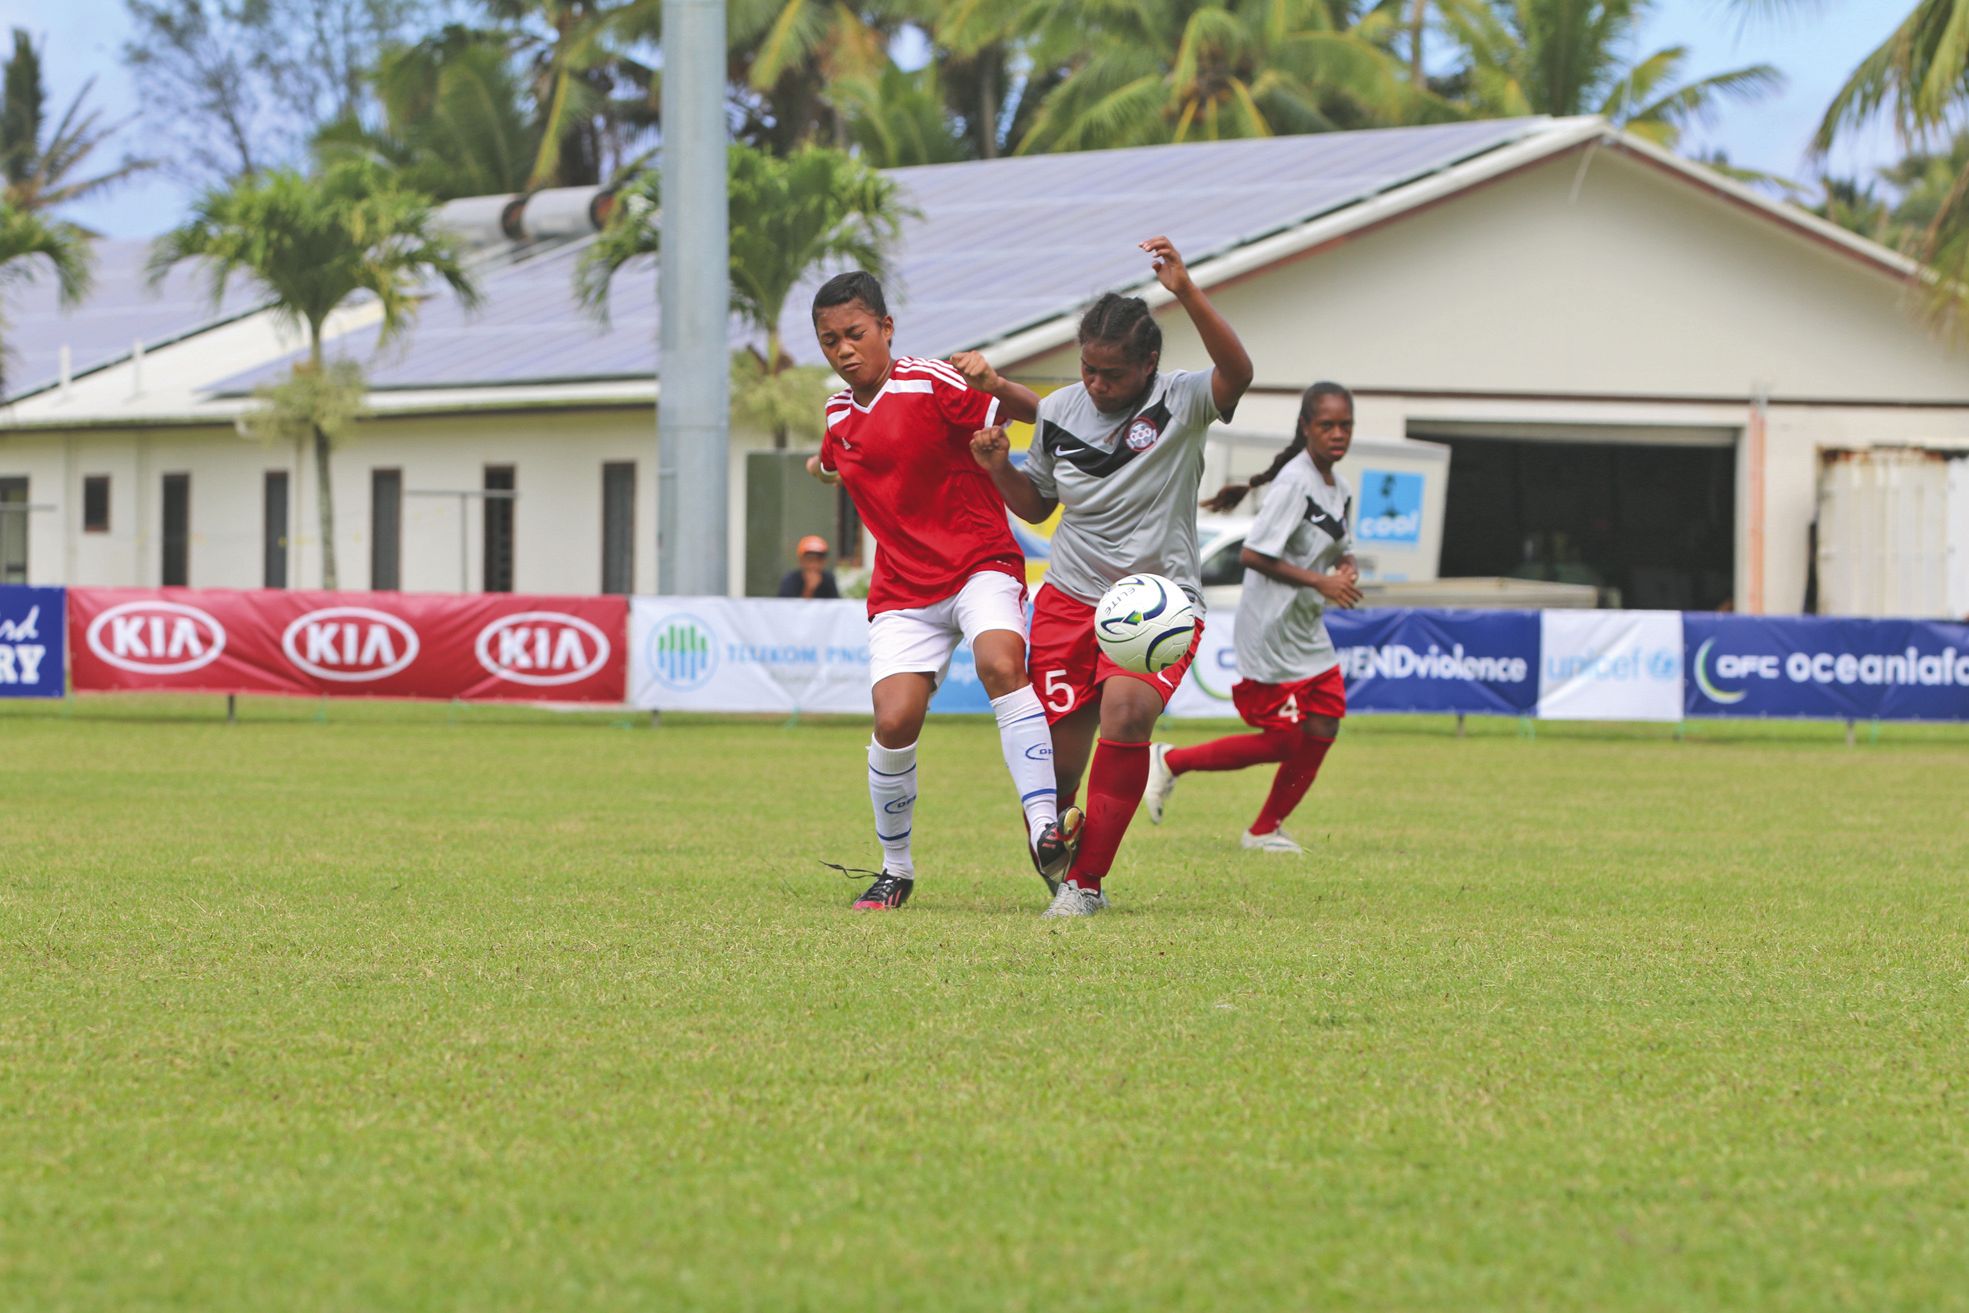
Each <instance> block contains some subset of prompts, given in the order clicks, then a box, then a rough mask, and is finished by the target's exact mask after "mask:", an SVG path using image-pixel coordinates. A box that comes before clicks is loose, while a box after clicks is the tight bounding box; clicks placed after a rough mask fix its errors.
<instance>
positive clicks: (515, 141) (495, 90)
mask: <svg viewBox="0 0 1969 1313" xmlns="http://www.w3.org/2000/svg"><path fill="white" fill-rule="evenodd" d="M372 81H373V83H374V85H375V88H376V95H377V100H378V101H379V102H380V103H381V106H382V112H383V122H382V124H381V126H380V127H378V128H374V129H371V128H368V127H365V126H364V125H363V124H361V123H359V122H357V121H355V120H349V119H345V120H342V121H340V122H337V123H333V124H330V125H329V126H328V127H326V128H324V129H323V130H322V131H321V132H320V133H319V134H317V135H316V137H315V143H314V149H315V158H316V159H317V160H320V161H322V162H323V163H327V162H329V161H333V160H336V159H342V158H348V157H364V156H366V157H369V158H372V159H376V160H379V161H382V162H385V163H388V164H389V165H391V166H392V167H394V168H395V169H396V170H397V171H398V174H399V175H400V180H401V182H402V184H403V185H404V186H405V187H408V188H410V189H411V190H414V191H421V192H425V193H428V194H429V195H431V196H433V197H435V198H436V199H438V200H441V201H443V200H451V199H452V198H454V197H458V196H488V195H496V194H498V193H501V192H517V191H523V190H525V188H526V186H527V182H528V179H529V178H530V177H531V176H532V172H533V167H534V162H535V160H536V159H537V157H538V154H539V146H540V138H541V132H540V126H539V125H538V124H537V123H535V122H531V121H529V119H528V115H527V109H526V104H525V95H524V93H523V91H522V90H521V87H520V84H519V81H518V79H517V78H515V77H514V75H513V70H512V65H511V61H510V58H509V56H508V54H507V49H506V39H505V38H504V37H502V36H499V35H497V34H494V33H487V32H476V31H472V30H469V29H466V28H461V27H448V28H446V29H445V30H444V31H442V32H440V33H438V34H436V35H434V36H432V37H430V38H428V39H426V40H424V41H420V42H418V43H417V44H416V45H411V46H401V47H398V48H396V49H394V50H390V51H387V52H385V53H384V55H383V56H382V58H381V59H380V60H379V61H378V63H377V66H376V69H375V71H374V73H373V74H372Z"/></svg>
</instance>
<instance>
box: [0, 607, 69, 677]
mask: <svg viewBox="0 0 1969 1313" xmlns="http://www.w3.org/2000/svg"><path fill="white" fill-rule="evenodd" d="M67 601H68V592H67V590H66V589H62V588H28V587H26V586H24V585H21V584H0V698H58V697H60V696H61V695H62V693H63V691H64V689H63V686H64V684H65V683H66V682H67V673H68V663H67V661H66V659H65V657H66V651H67V649H66V647H65V646H64V643H65V639H66V636H67V633H68V612H67Z"/></svg>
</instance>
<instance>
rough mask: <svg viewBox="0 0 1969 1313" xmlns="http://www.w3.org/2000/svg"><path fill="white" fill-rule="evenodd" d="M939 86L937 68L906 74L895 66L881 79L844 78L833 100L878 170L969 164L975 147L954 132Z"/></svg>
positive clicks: (830, 92)
mask: <svg viewBox="0 0 1969 1313" xmlns="http://www.w3.org/2000/svg"><path fill="white" fill-rule="evenodd" d="M939 85H940V83H939V78H938V69H937V66H936V65H935V64H931V65H929V66H928V67H925V68H920V69H917V70H916V71H915V72H913V73H906V72H904V71H903V70H902V69H900V68H898V67H896V65H894V64H893V63H892V64H889V65H888V66H886V67H885V68H883V70H882V72H881V74H880V75H879V76H877V77H869V76H866V75H858V76H856V77H851V78H842V79H841V80H839V81H837V82H835V83H834V84H832V85H831V86H829V87H828V89H827V97H828V100H829V102H830V103H831V104H832V105H833V106H834V110H835V112H836V113H837V114H839V115H841V117H842V118H843V120H844V121H845V122H846V124H847V132H848V140H849V141H850V142H851V143H853V145H854V147H855V149H857V150H859V151H860V152H861V158H862V159H863V161H865V162H866V163H868V164H870V165H872V166H874V167H875V168H878V169H894V168H901V167H903V166H905V165H910V164H948V163H950V162H951V161H953V160H961V159H964V158H965V157H966V156H967V155H968V154H969V151H968V150H967V147H968V146H969V145H970V144H971V143H969V142H967V141H965V140H964V139H962V138H960V137H959V136H958V135H957V133H956V132H955V131H954V130H953V124H952V123H951V121H950V119H949V117H948V116H947V115H946V114H945V112H944V98H943V95H942V94H941V92H940V90H939Z"/></svg>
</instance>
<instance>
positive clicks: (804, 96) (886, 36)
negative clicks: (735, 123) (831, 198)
mask: <svg viewBox="0 0 1969 1313" xmlns="http://www.w3.org/2000/svg"><path fill="white" fill-rule="evenodd" d="M644 3H648V4H656V3H658V0H644ZM908 16H909V9H908V6H907V5H906V4H904V3H900V0H891V2H890V3H879V2H878V3H874V4H848V3H844V2H842V0H732V3H731V5H730V8H729V11H728V19H727V27H726V41H727V44H728V45H729V47H730V50H731V79H732V82H733V83H734V84H735V90H736V91H737V92H738V95H739V104H740V106H741V108H742V109H743V110H744V113H745V121H744V122H743V124H741V126H740V128H739V130H738V137H739V139H740V140H743V141H751V142H755V143H757V144H759V145H763V146H767V147H770V148H771V149H773V150H775V151H777V152H778V153H780V154H787V153H790V152H792V151H793V150H795V149H796V148H798V147H799V146H802V145H807V144H811V143H814V142H820V143H824V144H829V145H833V146H837V147H845V146H846V145H847V144H848V132H847V125H846V123H845V122H844V121H843V120H842V118H841V116H840V115H839V114H837V113H836V112H835V111H834V108H833V106H832V105H831V104H830V103H829V100H828V96H827V90H828V87H829V86H830V85H831V84H833V83H835V82H837V81H840V80H842V79H847V78H874V77H879V76H880V74H881V70H882V68H883V66H884V65H885V64H887V63H888V62H889V54H888V51H889V41H890V39H891V38H893V37H894V36H895V35H896V33H897V32H898V31H899V30H900V28H901V26H902V24H903V22H904V20H905V19H906V18H907V17H908Z"/></svg>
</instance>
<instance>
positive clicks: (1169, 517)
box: [1025, 369, 1217, 609]
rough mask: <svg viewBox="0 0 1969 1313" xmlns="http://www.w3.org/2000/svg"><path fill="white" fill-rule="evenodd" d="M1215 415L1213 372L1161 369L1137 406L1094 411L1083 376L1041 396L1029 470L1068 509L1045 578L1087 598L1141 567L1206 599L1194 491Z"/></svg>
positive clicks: (1098, 595)
mask: <svg viewBox="0 0 1969 1313" xmlns="http://www.w3.org/2000/svg"><path fill="white" fill-rule="evenodd" d="M1216 418H1217V403H1216V401H1215V399H1214V398H1212V396H1211V395H1210V371H1209V370H1207V369H1200V370H1178V371H1176V372H1174V373H1166V372H1165V373H1158V374H1157V375H1156V376H1155V382H1154V383H1152V384H1151V385H1150V387H1149V392H1148V397H1147V398H1146V399H1145V400H1144V401H1143V402H1142V404H1141V406H1140V407H1138V408H1137V409H1135V410H1130V411H1119V412H1115V413H1109V412H1107V411H1102V410H1097V409H1096V408H1095V406H1094V402H1093V400H1092V399H1091V398H1089V397H1088V395H1087V388H1086V387H1085V386H1084V385H1083V384H1080V383H1075V384H1074V385H1073V386H1072V387H1066V388H1061V389H1060V390H1059V391H1058V392H1055V393H1052V394H1051V395H1050V396H1047V397H1043V398H1041V400H1040V402H1039V422H1038V424H1037V425H1036V426H1035V427H1036V429H1037V432H1036V433H1035V434H1034V436H1033V443H1032V450H1031V451H1030V452H1028V453H1027V455H1026V464H1025V472H1026V477H1027V478H1028V479H1030V480H1032V486H1033V487H1034V488H1037V489H1038V490H1039V493H1040V495H1041V496H1044V497H1054V498H1058V499H1059V503H1060V505H1061V506H1063V507H1064V508H1066V514H1065V515H1064V516H1062V517H1061V519H1060V524H1059V527H1058V528H1057V529H1055V530H1054V531H1053V559H1052V563H1051V564H1050V565H1048V566H1047V569H1046V582H1047V583H1048V584H1051V585H1052V586H1053V587H1055V588H1058V589H1059V590H1060V591H1061V592H1063V593H1065V594H1067V595H1068V596H1069V597H1074V598H1078V599H1079V600H1080V601H1083V602H1086V603H1087V604H1088V605H1090V606H1091V605H1093V604H1094V603H1096V602H1098V601H1100V600H1101V594H1102V593H1105V592H1106V591H1107V590H1108V587H1109V586H1110V585H1111V584H1113V583H1114V582H1115V580H1117V579H1120V578H1122V577H1123V576H1125V575H1130V574H1134V573H1136V572H1137V571H1147V572H1148V573H1151V574H1159V575H1164V576H1167V577H1168V578H1170V579H1173V580H1174V581H1175V582H1176V583H1177V584H1179V585H1180V586H1181V587H1182V589H1183V591H1184V592H1186V593H1188V594H1189V595H1190V600H1191V601H1193V602H1195V603H1196V604H1197V607H1198V608H1199V609H1201V608H1202V606H1203V594H1202V592H1201V591H1200V580H1199V578H1198V576H1199V573H1200V570H1199V565H1198V561H1197V552H1196V494H1197V485H1198V484H1199V483H1201V482H1202V481H1203V439H1204V435H1205V434H1206V433H1208V432H1209V431H1210V423H1211V421H1212V420H1214V419H1216Z"/></svg>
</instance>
